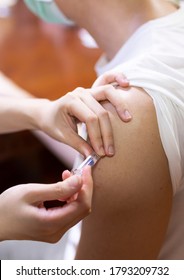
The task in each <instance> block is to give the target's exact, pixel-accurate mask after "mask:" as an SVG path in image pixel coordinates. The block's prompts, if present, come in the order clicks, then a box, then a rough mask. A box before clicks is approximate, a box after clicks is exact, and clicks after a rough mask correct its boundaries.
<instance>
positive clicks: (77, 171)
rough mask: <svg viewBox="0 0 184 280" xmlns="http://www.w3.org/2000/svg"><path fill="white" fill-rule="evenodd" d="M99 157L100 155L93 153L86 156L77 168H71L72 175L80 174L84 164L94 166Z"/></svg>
mask: <svg viewBox="0 0 184 280" xmlns="http://www.w3.org/2000/svg"><path fill="white" fill-rule="evenodd" d="M99 159H100V156H98V155H97V154H95V153H93V154H91V155H90V156H88V157H87V158H86V159H85V160H84V161H83V162H82V163H81V164H80V165H79V166H78V167H77V168H74V169H72V171H71V173H72V174H73V175H74V174H76V175H82V170H83V168H84V167H85V166H86V165H89V166H94V165H95V164H96V162H97V161H98V160H99Z"/></svg>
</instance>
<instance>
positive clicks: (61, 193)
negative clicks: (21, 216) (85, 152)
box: [30, 175, 82, 203]
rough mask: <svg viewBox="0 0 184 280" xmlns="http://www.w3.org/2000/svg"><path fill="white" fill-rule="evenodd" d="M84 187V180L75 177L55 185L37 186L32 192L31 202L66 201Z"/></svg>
mask: <svg viewBox="0 0 184 280" xmlns="http://www.w3.org/2000/svg"><path fill="white" fill-rule="evenodd" d="M81 187H82V178H81V177H80V176H77V175H74V176H71V177H69V178H67V179H66V180H65V181H63V182H57V183H55V184H48V185H43V184H39V185H38V184H35V188H34V190H33V191H32V192H31V198H30V199H31V200H32V201H31V202H32V203H36V202H40V201H50V200H62V201H65V200H67V199H68V198H69V197H71V196H73V195H74V194H75V193H77V192H79V190H80V189H81Z"/></svg>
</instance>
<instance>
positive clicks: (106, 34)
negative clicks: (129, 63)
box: [85, 0, 177, 60]
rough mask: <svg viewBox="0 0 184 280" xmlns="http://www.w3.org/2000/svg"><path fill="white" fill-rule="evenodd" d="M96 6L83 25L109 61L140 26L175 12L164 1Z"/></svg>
mask: <svg viewBox="0 0 184 280" xmlns="http://www.w3.org/2000/svg"><path fill="white" fill-rule="evenodd" d="M91 2H92V1H91ZM95 2H96V1H95ZM100 3H101V1H98V4H97V5H96V6H95V5H93V7H91V13H90V14H88V17H89V19H88V20H87V24H86V22H85V24H86V25H87V26H86V27H87V30H88V31H89V32H90V33H91V35H92V36H93V37H94V38H95V40H96V42H97V44H98V45H99V47H100V48H101V49H102V50H103V51H105V53H106V55H107V58H108V59H109V60H110V59H112V58H113V57H114V55H115V54H116V53H117V51H118V50H119V49H120V48H121V47H122V45H123V44H124V43H125V42H126V41H127V40H128V39H129V37H130V36H131V35H132V34H133V33H134V32H135V31H136V30H137V29H138V28H139V27H140V26H141V25H142V24H144V23H145V22H147V21H149V20H152V19H156V18H159V17H162V16H165V15H168V14H169V13H172V12H174V11H175V10H176V9H177V8H176V6H175V5H173V4H171V3H169V2H167V1H165V0H123V1H112V0H109V1H107V4H106V5H102V4H100ZM94 19H95V20H94Z"/></svg>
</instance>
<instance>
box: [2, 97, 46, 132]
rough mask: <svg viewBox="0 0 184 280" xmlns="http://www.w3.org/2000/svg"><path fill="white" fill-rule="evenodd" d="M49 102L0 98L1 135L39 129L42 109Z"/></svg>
mask: <svg viewBox="0 0 184 280" xmlns="http://www.w3.org/2000/svg"><path fill="white" fill-rule="evenodd" d="M48 102H49V100H46V99H34V98H9V97H5V96H4V97H0V104H1V105H0V133H8V132H15V131H21V130H27V129H29V130H33V129H39V123H40V122H41V108H43V107H44V106H45V104H47V103H48Z"/></svg>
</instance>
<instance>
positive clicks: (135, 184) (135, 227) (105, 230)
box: [76, 88, 172, 259]
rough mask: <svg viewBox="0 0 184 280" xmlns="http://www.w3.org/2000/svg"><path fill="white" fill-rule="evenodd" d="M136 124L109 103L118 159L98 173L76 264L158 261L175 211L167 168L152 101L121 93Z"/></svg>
mask: <svg viewBox="0 0 184 280" xmlns="http://www.w3.org/2000/svg"><path fill="white" fill-rule="evenodd" d="M122 98H124V100H125V102H126V104H128V106H129V108H130V110H131V112H132V114H133V116H134V117H133V120H132V121H131V122H130V123H128V124H127V123H123V122H122V121H121V120H120V119H119V118H118V116H117V113H116V111H115V109H114V108H113V107H112V105H111V104H110V103H107V102H106V103H105V104H104V107H105V108H106V109H108V110H109V114H110V119H111V121H112V125H113V132H114V138H115V148H116V154H115V156H114V157H112V158H107V157H105V158H103V159H101V160H100V161H99V163H98V164H97V165H96V167H95V168H94V196H93V203H92V213H91V215H90V216H89V217H87V218H86V219H85V220H84V222H83V228H82V235H81V240H80V243H79V247H78V251H77V255H76V259H156V258H157V256H158V253H159V250H160V248H161V246H162V243H163V240H164V237H165V233H166V230H167V225H168V220H169V217H170V212H171V206H172V186H171V180H170V175H169V169H168V162H167V159H166V156H165V153H164V150H163V147H162V144H161V141H160V137H159V132H158V127H157V121H156V114H155V109H154V106H153V102H152V99H151V98H150V97H149V96H148V95H147V94H146V93H145V92H144V90H142V89H140V88H130V89H129V90H128V91H126V92H123V94H122Z"/></svg>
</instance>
